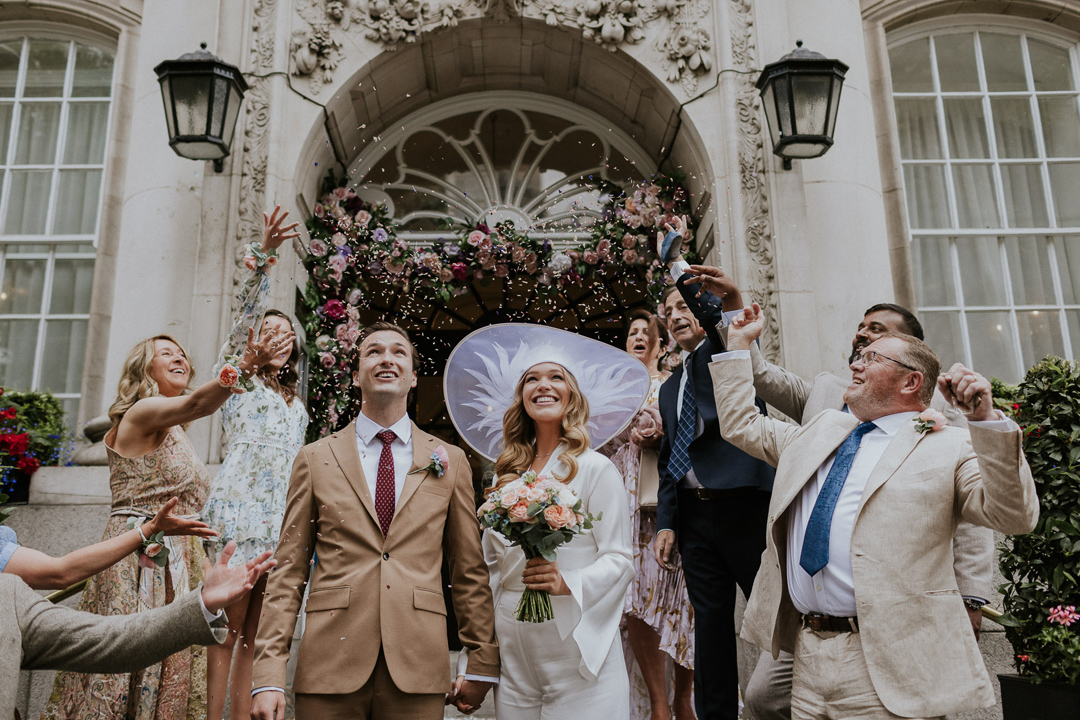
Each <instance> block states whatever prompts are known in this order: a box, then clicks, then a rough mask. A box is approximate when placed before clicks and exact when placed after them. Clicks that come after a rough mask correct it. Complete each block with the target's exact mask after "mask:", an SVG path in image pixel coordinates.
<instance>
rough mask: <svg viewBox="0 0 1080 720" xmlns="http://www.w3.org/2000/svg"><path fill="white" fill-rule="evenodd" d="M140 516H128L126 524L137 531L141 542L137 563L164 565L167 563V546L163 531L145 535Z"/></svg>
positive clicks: (147, 565) (151, 565)
mask: <svg viewBox="0 0 1080 720" xmlns="http://www.w3.org/2000/svg"><path fill="white" fill-rule="evenodd" d="M141 520H142V518H138V517H130V518H128V521H127V526H128V527H129V528H131V529H133V530H138V531H139V537H141V538H142V544H141V545H140V546H139V565H141V566H142V567H146V568H153V567H154V566H155V565H156V566H157V567H165V566H166V565H168V564H169V548H167V547H165V533H164V532H162V531H158V532H156V533H153V534H152V535H150V537H147V536H146V535H145V534H144V533H143V531H142V524H143V523H142V522H140V521H141Z"/></svg>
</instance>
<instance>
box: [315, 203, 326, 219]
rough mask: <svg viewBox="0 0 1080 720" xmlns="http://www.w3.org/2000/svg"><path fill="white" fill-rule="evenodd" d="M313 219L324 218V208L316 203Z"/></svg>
mask: <svg viewBox="0 0 1080 720" xmlns="http://www.w3.org/2000/svg"><path fill="white" fill-rule="evenodd" d="M315 217H317V218H322V217H326V208H325V207H324V206H323V204H322V203H316V204H315Z"/></svg>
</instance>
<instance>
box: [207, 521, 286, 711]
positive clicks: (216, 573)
mask: <svg viewBox="0 0 1080 720" xmlns="http://www.w3.org/2000/svg"><path fill="white" fill-rule="evenodd" d="M234 552H236V542H235V541H233V540H230V541H229V544H228V545H226V546H225V549H224V550H222V551H221V554H220V555H219V556H218V561H217V562H216V563H214V565H213V566H211V565H210V561H209V560H207V559H205V558H203V578H204V580H203V588H202V600H203V605H205V606H206V609H207V610H209V611H210V612H212V613H216V612H218V611H219V610H221V609H222V608H224V607H226V606H228V605H231V604H232V603H234V602H236V600H238V599H239V598H240V596H241V595H243V594H244V593H246V592H248V591H249V590H251V588H253V587H254V586H255V581H256V580H258V579H259V576H260V575H262V574H263V573H264V572H266V571H267V570H269V569H270V568H272V567H274V565H275V564H277V561H276V560H274V559H273V558H272V557H270V551H269V550H267V551H266V552H264V553H263V554H261V555H259V556H258V557H256V558H253V559H251V560H248V561H247V562H246V563H244V564H243V565H241V566H239V567H234V568H231V567H229V558H231V557H232V555H233V553H234ZM260 694H261V693H260Z"/></svg>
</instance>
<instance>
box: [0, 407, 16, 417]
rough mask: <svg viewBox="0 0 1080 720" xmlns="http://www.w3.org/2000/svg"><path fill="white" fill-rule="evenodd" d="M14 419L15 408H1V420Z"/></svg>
mask: <svg viewBox="0 0 1080 720" xmlns="http://www.w3.org/2000/svg"><path fill="white" fill-rule="evenodd" d="M14 419H15V408H13V407H9V408H4V409H3V410H0V420H14Z"/></svg>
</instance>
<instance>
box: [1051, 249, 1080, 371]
mask: <svg viewBox="0 0 1080 720" xmlns="http://www.w3.org/2000/svg"><path fill="white" fill-rule="evenodd" d="M1054 254H1055V255H1056V256H1057V267H1058V275H1059V276H1060V277H1061V294H1062V300H1063V301H1064V302H1065V304H1066V305H1080V236H1077V235H1065V236H1059V237H1056V238H1054ZM1074 341H1080V336H1075V337H1074ZM1078 357H1080V355H1078Z"/></svg>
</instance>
